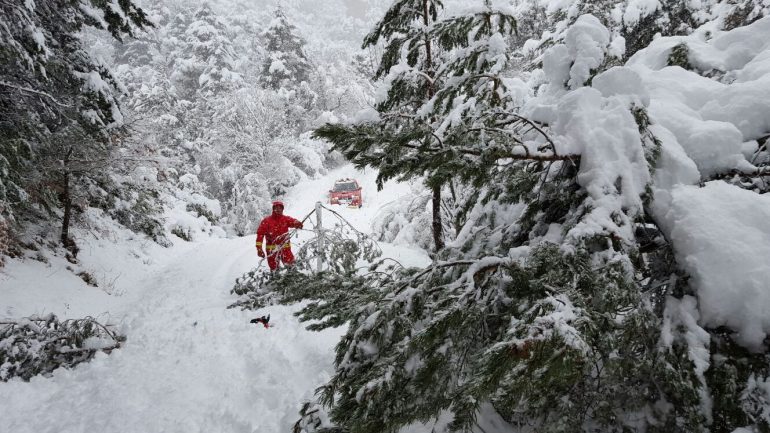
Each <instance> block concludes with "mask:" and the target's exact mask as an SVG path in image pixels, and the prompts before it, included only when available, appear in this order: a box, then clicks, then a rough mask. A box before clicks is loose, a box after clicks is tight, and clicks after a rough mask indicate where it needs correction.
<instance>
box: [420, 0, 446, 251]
mask: <svg viewBox="0 0 770 433" xmlns="http://www.w3.org/2000/svg"><path fill="white" fill-rule="evenodd" d="M429 12H430V11H429V8H428V0H422V18H423V24H425V30H426V33H425V69H426V73H427V74H428V76H430V77H431V80H426V84H427V86H428V98H432V97H433V95H434V94H435V88H434V87H433V78H434V77H433V59H432V53H431V40H430V36H428V33H427V30H428V26H430V15H429ZM432 227H433V243H434V246H435V248H436V252H439V251H441V250H442V249H444V226H443V224H441V185H434V186H433V225H432Z"/></svg>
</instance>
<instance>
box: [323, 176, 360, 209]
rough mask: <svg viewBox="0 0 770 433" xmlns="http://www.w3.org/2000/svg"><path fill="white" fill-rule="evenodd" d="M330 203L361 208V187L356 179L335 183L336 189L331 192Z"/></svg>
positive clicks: (341, 180)
mask: <svg viewBox="0 0 770 433" xmlns="http://www.w3.org/2000/svg"><path fill="white" fill-rule="evenodd" d="M329 203H330V204H347V205H348V206H350V207H361V206H362V205H363V201H362V199H361V185H359V184H358V182H357V181H356V180H355V179H340V180H338V181H336V182H334V188H332V189H330V190H329Z"/></svg>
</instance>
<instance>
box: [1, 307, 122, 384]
mask: <svg viewBox="0 0 770 433" xmlns="http://www.w3.org/2000/svg"><path fill="white" fill-rule="evenodd" d="M123 341H125V337H124V336H122V335H119V334H117V333H116V332H115V331H113V330H111V329H109V328H108V327H107V326H105V325H103V324H101V323H99V322H98V321H97V320H96V319H94V318H92V317H86V318H84V319H77V320H72V319H70V320H63V321H60V320H59V319H58V318H57V317H56V316H55V315H53V314H49V315H47V316H43V317H28V318H24V319H19V320H14V321H8V322H0V381H8V380H10V379H13V378H15V377H18V378H21V379H22V380H29V379H30V378H32V377H33V376H37V375H40V374H42V375H49V374H50V373H52V372H53V371H54V370H55V369H57V368H59V367H65V368H71V367H74V366H76V365H77V364H80V363H81V362H86V361H89V360H90V359H91V358H93V357H94V355H95V354H96V353H97V352H99V351H102V352H106V353H110V352H111V351H112V350H114V349H117V348H119V347H120V345H121V344H122V342H123Z"/></svg>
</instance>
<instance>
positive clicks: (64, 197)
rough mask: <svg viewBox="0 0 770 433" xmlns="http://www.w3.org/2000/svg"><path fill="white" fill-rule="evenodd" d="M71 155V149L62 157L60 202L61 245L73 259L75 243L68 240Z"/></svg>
mask: <svg viewBox="0 0 770 433" xmlns="http://www.w3.org/2000/svg"><path fill="white" fill-rule="evenodd" d="M70 155H72V148H70V149H69V151H68V152H67V156H65V157H64V173H63V176H64V185H63V189H62V192H61V194H60V196H59V197H60V200H61V202H62V205H63V206H64V216H63V217H62V224H61V243H62V246H64V248H65V249H67V250H69V251H70V252H71V253H72V255H73V257H75V256H77V248H76V247H75V243H74V242H73V241H72V240H71V239H70V221H71V220H72V194H71V193H70V177H71V176H72V175H71V174H70V172H69V168H68V165H69V158H70Z"/></svg>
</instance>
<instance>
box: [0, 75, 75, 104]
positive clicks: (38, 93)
mask: <svg viewBox="0 0 770 433" xmlns="http://www.w3.org/2000/svg"><path fill="white" fill-rule="evenodd" d="M0 86H5V87H10V88H11V89H16V90H18V91H20V92H27V93H33V94H36V95H40V96H45V97H46V98H48V99H50V100H51V101H53V102H54V103H55V104H56V105H58V106H60V107H66V108H72V106H71V105H67V104H64V103H62V102H59V100H57V99H56V98H54V97H53V96H51V95H50V94H49V93H46V92H42V91H40V90H35V89H30V88H29V87H22V86H17V85H15V84H11V83H9V82H6V81H0Z"/></svg>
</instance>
